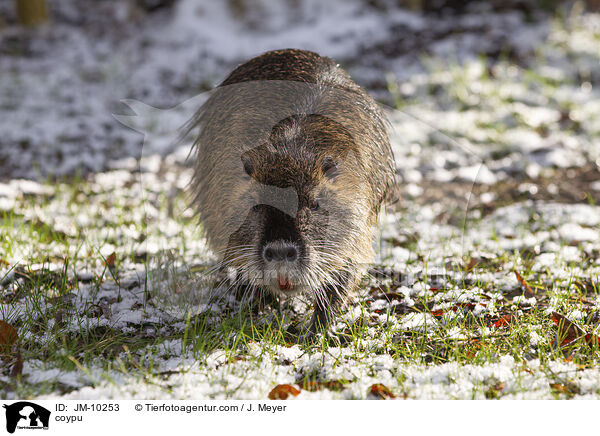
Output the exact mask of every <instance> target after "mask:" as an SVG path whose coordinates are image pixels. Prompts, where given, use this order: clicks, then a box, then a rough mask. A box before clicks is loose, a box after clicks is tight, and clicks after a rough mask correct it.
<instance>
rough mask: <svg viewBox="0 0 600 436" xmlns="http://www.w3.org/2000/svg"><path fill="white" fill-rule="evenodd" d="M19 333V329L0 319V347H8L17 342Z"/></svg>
mask: <svg viewBox="0 0 600 436" xmlns="http://www.w3.org/2000/svg"><path fill="white" fill-rule="evenodd" d="M18 337H19V334H18V333H17V330H15V328H14V327H13V326H12V325H10V324H9V323H7V322H6V321H0V347H2V348H7V347H9V346H11V345H13V344H14V343H15V342H17V338H18Z"/></svg>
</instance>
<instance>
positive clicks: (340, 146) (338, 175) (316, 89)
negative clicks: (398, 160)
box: [191, 49, 394, 331]
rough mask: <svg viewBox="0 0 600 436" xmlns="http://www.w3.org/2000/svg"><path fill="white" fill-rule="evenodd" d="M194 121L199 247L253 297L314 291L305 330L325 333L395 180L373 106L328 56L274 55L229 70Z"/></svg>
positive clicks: (356, 274) (367, 252)
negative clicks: (203, 242)
mask: <svg viewBox="0 0 600 436" xmlns="http://www.w3.org/2000/svg"><path fill="white" fill-rule="evenodd" d="M196 126H199V127H200V132H199V135H198V137H197V140H196V143H195V147H196V152H197V155H196V164H195V171H194V178H193V181H192V186H191V187H192V192H193V195H194V202H195V205H196V207H197V210H198V213H199V215H200V218H201V220H202V222H203V225H204V229H205V233H206V236H207V238H208V241H209V244H210V246H211V247H212V248H213V250H214V251H215V252H217V253H220V254H221V255H222V259H223V263H224V265H226V266H228V267H233V268H235V269H237V270H238V271H239V273H240V275H239V277H241V279H240V280H241V281H242V283H243V284H244V285H245V286H247V287H249V288H250V289H252V290H260V289H264V290H270V291H271V292H272V293H273V294H279V295H294V294H296V293H300V292H309V293H312V294H314V296H315V303H316V304H315V312H314V317H313V323H312V324H311V326H312V329H313V331H314V328H315V327H318V326H325V325H326V324H327V323H328V322H329V321H330V320H331V316H332V315H333V313H334V311H335V309H336V308H337V307H338V305H339V303H340V302H341V301H343V299H344V296H345V295H346V294H347V292H349V291H350V290H352V289H353V288H354V287H356V286H357V284H358V281H359V280H360V277H361V274H362V271H363V267H364V265H366V264H367V263H368V262H370V261H371V260H372V256H373V252H372V237H373V234H372V232H373V225H374V224H376V221H377V214H378V212H379V209H380V206H381V204H382V203H383V202H384V201H386V199H387V196H388V195H389V193H390V192H391V189H392V186H393V183H394V165H393V157H392V151H391V148H390V144H389V139H388V134H387V128H386V127H387V126H386V123H385V121H384V117H383V116H382V113H381V111H380V109H379V108H378V106H377V105H376V103H375V102H374V101H373V99H372V98H371V97H370V96H369V95H367V94H366V93H365V92H364V91H363V90H362V89H361V88H360V87H359V86H358V85H356V84H355V83H354V82H353V81H352V80H351V79H350V77H349V76H348V74H347V73H346V72H345V71H344V70H342V69H341V68H340V67H338V66H337V65H336V64H335V63H334V62H333V61H332V60H331V59H329V58H327V57H323V56H319V55H318V54H316V53H312V52H309V51H303V50H291V49H290V50H277V51H271V52H268V53H265V54H263V55H261V56H258V57H256V58H254V59H251V60H250V61H248V62H246V63H245V64H243V65H240V66H239V67H237V68H236V69H235V70H234V71H233V72H232V73H231V74H230V75H229V77H227V78H226V79H225V81H224V82H223V83H222V84H221V85H220V86H219V87H218V88H217V89H216V90H215V92H214V94H212V95H211V97H210V98H209V99H208V100H207V102H206V103H205V104H204V105H203V106H202V107H201V108H200V110H199V111H198V112H197V114H196V115H195V116H194V118H193V120H192V122H191V128H193V127H196ZM282 253H283V254H282ZM274 256H275V257H274ZM286 256H287V257H286ZM268 274H275V275H276V277H275V278H277V280H275V278H269V277H266V275H268Z"/></svg>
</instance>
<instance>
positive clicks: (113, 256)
mask: <svg viewBox="0 0 600 436" xmlns="http://www.w3.org/2000/svg"><path fill="white" fill-rule="evenodd" d="M116 260H117V254H116V253H114V252H113V253H111V254H110V255H108V257H107V258H106V260H105V263H106V266H107V267H109V268H114V267H115V261H116Z"/></svg>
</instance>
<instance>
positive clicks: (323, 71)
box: [220, 49, 360, 90]
mask: <svg viewBox="0 0 600 436" xmlns="http://www.w3.org/2000/svg"><path fill="white" fill-rule="evenodd" d="M253 80H289V81H294V82H306V83H314V84H317V83H322V84H328V85H330V86H341V87H345V88H347V89H348V90H350V89H352V90H358V89H360V88H359V87H358V86H357V85H356V84H355V83H354V82H353V81H352V79H350V76H348V74H347V73H346V72H345V71H344V70H342V69H341V68H338V66H337V65H336V63H335V62H334V61H333V60H332V59H330V58H328V57H325V56H321V55H319V54H317V53H314V52H311V51H307V50H296V49H287V50H274V51H270V52H267V53H264V54H262V55H260V56H257V57H255V58H252V59H250V60H249V61H248V62H246V63H244V64H242V65H240V66H238V67H237V68H236V69H235V70H233V71H232V72H231V74H229V76H227V78H226V79H225V80H224V81H223V82H222V83H221V85H220V86H227V85H233V84H234V83H241V82H249V81H253Z"/></svg>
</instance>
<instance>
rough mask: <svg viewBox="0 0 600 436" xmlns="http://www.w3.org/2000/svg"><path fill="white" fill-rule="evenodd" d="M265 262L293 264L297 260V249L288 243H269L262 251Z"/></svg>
mask: <svg viewBox="0 0 600 436" xmlns="http://www.w3.org/2000/svg"><path fill="white" fill-rule="evenodd" d="M263 259H264V260H265V262H294V261H296V259H298V249H297V248H296V245H295V244H292V243H289V242H279V243H275V242H269V243H268V244H266V245H265V247H264V249H263Z"/></svg>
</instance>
